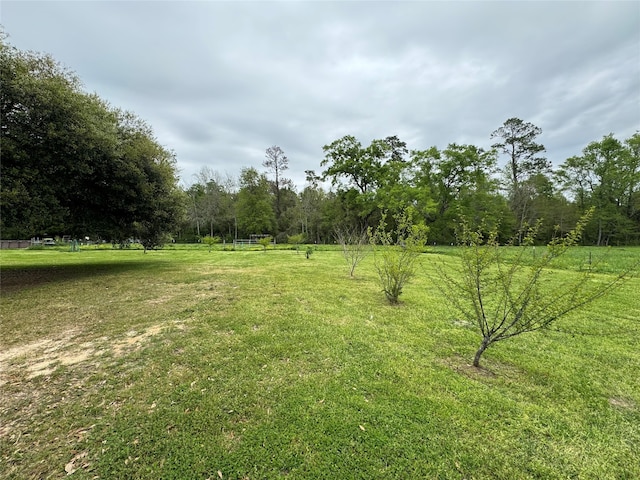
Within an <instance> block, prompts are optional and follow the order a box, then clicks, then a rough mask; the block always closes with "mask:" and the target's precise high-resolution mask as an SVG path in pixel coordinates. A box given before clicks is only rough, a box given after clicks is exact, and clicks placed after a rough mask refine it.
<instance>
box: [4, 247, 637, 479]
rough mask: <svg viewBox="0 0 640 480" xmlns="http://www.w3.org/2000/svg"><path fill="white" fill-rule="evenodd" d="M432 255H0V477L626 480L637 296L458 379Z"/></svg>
mask: <svg viewBox="0 0 640 480" xmlns="http://www.w3.org/2000/svg"><path fill="white" fill-rule="evenodd" d="M452 252H453V250H447V249H440V250H435V251H433V252H431V253H427V254H425V255H423V256H422V258H421V267H420V272H419V275H418V276H417V278H416V279H415V280H414V281H413V282H412V283H411V284H410V285H408V286H407V287H406V289H405V293H404V294H403V296H402V297H401V300H402V303H401V305H400V306H396V307H391V306H389V305H387V303H386V301H385V298H384V295H383V294H382V292H381V291H380V288H379V286H378V285H377V283H376V278H375V274H374V268H373V265H372V260H371V257H369V258H367V259H366V260H365V261H364V262H363V263H362V264H361V265H360V266H359V267H358V268H357V269H356V277H355V278H353V279H351V278H349V275H348V270H347V266H346V263H345V262H344V260H343V259H342V257H341V256H340V254H339V253H338V252H337V251H332V250H318V251H316V252H314V253H313V255H312V256H311V258H310V259H306V258H305V255H304V254H303V253H300V254H296V252H294V251H289V250H274V251H268V252H266V253H262V252H258V251H249V250H247V251H241V252H227V251H220V250H218V251H214V252H211V253H208V252H207V249H206V247H204V246H202V248H200V249H194V248H190V249H189V248H185V249H181V248H173V249H166V250H162V251H157V252H149V253H147V254H143V253H142V252H141V251H138V250H130V251H127V250H99V249H91V248H88V249H84V250H82V251H80V252H78V253H71V252H68V251H63V250H62V249H60V250H56V249H52V250H38V251H2V254H1V255H2V257H1V261H2V271H1V279H2V285H1V287H2V291H1V293H2V296H1V305H0V478H15V479H28V478H63V477H66V476H68V475H69V474H71V475H72V478H87V479H90V478H91V479H92V478H100V479H112V478H113V479H124V478H148V479H157V478H163V479H170V478H176V479H207V478H211V479H263V478H291V479H294V478H314V479H316V478H340V479H342V478H344V479H350V478H353V479H356V478H358V479H360V478H361V479H375V478H401V479H405V478H407V479H408V478H429V479H430V478H434V479H463V478H465V479H473V478H475V479H484V478H492V479H493V478H497V479H527V478H532V479H533V478H579V479H595V478H597V479H634V478H640V348H638V346H639V345H640V298H639V297H640V293H639V292H640V279H638V278H634V279H631V280H630V281H628V282H627V283H626V284H624V285H623V287H621V288H620V289H619V290H617V291H615V292H614V293H612V294H611V295H610V296H608V297H606V298H604V299H601V300H599V301H598V302H597V303H595V304H592V305H591V306H590V307H589V308H588V310H586V311H582V312H579V313H576V314H573V315H571V316H570V317H567V318H566V319H564V320H562V321H561V322H559V323H557V324H556V325H555V328H556V330H561V331H555V330H554V331H548V332H544V333H534V334H528V335H523V336H520V337H517V338H515V339H512V340H511V341H507V342H504V343H500V344H497V345H496V346H495V347H492V348H491V349H489V350H488V351H487V352H486V353H485V356H484V357H483V362H484V366H485V368H484V369H475V368H473V367H471V366H470V363H471V360H472V357H473V353H474V352H475V350H476V348H477V346H478V343H479V337H478V334H477V333H476V332H475V331H474V330H473V329H472V328H470V326H469V325H466V324H465V323H464V322H461V321H460V320H459V319H458V318H456V316H455V314H454V313H453V311H452V310H451V309H450V307H448V305H447V304H446V302H445V301H444V300H443V298H442V297H441V296H440V294H439V291H438V290H437V289H436V288H434V286H433V285H432V284H431V283H430V282H431V280H429V274H430V273H432V272H433V270H434V269H433V265H434V262H445V264H449V263H451V262H455V261H456V257H455V255H454V254H452ZM580 252H581V253H580V254H581V255H582V254H586V249H582V250H581V251H580ZM594 252H595V253H599V250H594ZM639 258H640V249H637V248H636V249H633V248H631V249H619V250H615V249H614V250H613V251H612V252H611V255H610V257H609V259H608V260H607V264H606V267H607V268H606V269H605V271H608V272H611V273H615V271H617V270H619V269H620V268H622V267H623V266H624V265H625V264H627V263H628V262H630V261H634V260H636V261H637V259H639ZM559 274H560V275H571V273H570V272H559Z"/></svg>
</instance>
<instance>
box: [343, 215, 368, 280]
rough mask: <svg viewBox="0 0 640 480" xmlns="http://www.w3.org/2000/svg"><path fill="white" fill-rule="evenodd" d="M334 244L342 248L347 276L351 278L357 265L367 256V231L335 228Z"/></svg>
mask: <svg viewBox="0 0 640 480" xmlns="http://www.w3.org/2000/svg"><path fill="white" fill-rule="evenodd" d="M334 235H335V239H336V242H338V244H339V245H340V247H341V248H342V256H343V257H344V259H345V260H346V262H347V265H349V275H350V276H351V277H352V278H353V275H354V272H355V270H356V267H357V266H358V264H359V263H360V262H361V261H362V260H363V259H364V258H365V257H366V256H367V255H368V254H369V251H370V248H369V237H368V236H367V231H366V230H362V229H358V228H348V227H344V228H340V227H339V228H336V230H335V233H334Z"/></svg>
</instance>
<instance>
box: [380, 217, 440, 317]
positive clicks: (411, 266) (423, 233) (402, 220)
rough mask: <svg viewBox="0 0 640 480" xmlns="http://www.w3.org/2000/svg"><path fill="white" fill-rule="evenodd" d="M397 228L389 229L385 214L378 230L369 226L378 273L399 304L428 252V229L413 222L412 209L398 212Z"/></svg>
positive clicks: (385, 289)
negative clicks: (425, 252) (422, 255)
mask: <svg viewBox="0 0 640 480" xmlns="http://www.w3.org/2000/svg"><path fill="white" fill-rule="evenodd" d="M393 219H394V223H395V225H394V227H393V228H391V229H388V228H387V227H388V226H387V223H386V215H383V217H382V220H380V223H379V225H378V226H377V228H376V229H375V230H373V229H371V228H370V229H369V231H368V236H369V241H370V243H371V245H372V247H373V257H374V265H375V268H376V272H377V273H378V278H379V280H380V285H381V286H382V290H383V292H384V294H385V296H386V297H387V300H388V301H389V303H391V304H397V303H398V299H399V297H400V295H401V294H402V289H403V288H404V287H405V285H406V284H407V283H408V282H409V280H411V278H412V277H413V276H414V275H415V270H416V262H417V260H418V257H419V256H420V254H421V253H423V251H424V246H425V244H426V242H427V232H428V228H427V227H426V226H425V225H424V224H421V223H413V221H412V218H411V212H410V211H404V212H401V213H398V214H396V215H394V217H393Z"/></svg>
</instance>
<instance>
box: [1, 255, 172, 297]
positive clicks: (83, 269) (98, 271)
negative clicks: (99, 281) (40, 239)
mask: <svg viewBox="0 0 640 480" xmlns="http://www.w3.org/2000/svg"><path fill="white" fill-rule="evenodd" d="M160 264H161V262H157V263H156V262H149V261H135V260H134V261H126V262H114V263H92V264H72V265H47V266H44V267H40V266H27V267H4V268H2V269H0V294H1V295H2V296H6V295H10V294H13V293H17V292H20V291H22V290H25V289H29V288H34V287H39V286H42V285H47V284H51V283H64V282H68V281H72V280H82V279H89V278H95V277H99V276H106V275H114V274H118V273H123V272H126V271H131V270H140V269H142V270H153V269H157V267H158V265H160Z"/></svg>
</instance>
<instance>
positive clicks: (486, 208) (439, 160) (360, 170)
mask: <svg viewBox="0 0 640 480" xmlns="http://www.w3.org/2000/svg"><path fill="white" fill-rule="evenodd" d="M541 133H542V131H541V129H540V128H539V127H537V126H535V125H533V124H531V123H528V122H524V121H522V120H521V119H518V118H510V119H508V120H507V121H505V122H504V124H503V125H502V126H501V127H499V128H498V129H496V130H495V131H494V132H492V133H491V134H490V135H489V138H490V139H492V140H493V141H494V143H493V144H492V145H491V147H490V148H487V149H485V148H482V147H478V146H476V145H460V144H456V143H451V144H449V145H448V146H447V148H445V149H442V150H440V149H438V148H437V147H431V148H429V149H426V150H409V148H408V147H407V145H406V143H405V142H403V141H402V140H400V139H399V138H398V137H397V136H389V137H386V138H384V139H376V140H373V141H372V142H371V143H370V144H369V145H368V146H364V145H363V144H362V143H361V142H360V141H358V140H357V139H356V138H355V137H353V136H351V135H347V136H344V137H342V138H340V139H337V140H335V141H334V142H332V143H331V144H329V145H325V146H324V147H323V151H324V158H323V160H322V161H321V163H320V166H321V168H322V171H321V172H320V173H319V174H316V173H315V171H312V170H307V171H306V172H305V173H306V185H305V187H304V188H303V190H302V191H301V192H296V190H295V188H294V187H293V183H292V182H291V180H290V179H287V178H286V177H284V172H285V171H286V170H287V169H288V168H289V162H288V159H287V157H286V155H285V154H284V152H283V150H282V149H281V148H280V147H278V146H272V147H270V148H268V149H267V150H266V152H265V161H264V163H263V167H264V168H265V170H264V171H262V172H260V171H258V170H257V169H256V168H253V167H248V168H244V169H243V170H242V171H241V173H240V177H239V179H238V181H234V179H232V178H229V177H226V178H222V177H221V176H220V175H219V174H218V173H217V172H215V171H214V170H212V169H210V168H205V169H203V170H202V171H201V173H200V175H198V179H197V180H196V182H195V183H194V184H193V185H191V186H190V187H189V188H188V189H186V194H187V196H188V198H189V208H188V209H187V218H186V221H185V223H183V226H182V229H181V236H182V237H183V238H185V239H192V238H195V237H197V236H201V235H205V234H206V235H211V236H213V235H217V236H220V237H221V238H229V239H231V238H234V237H238V236H246V235H249V234H253V233H269V234H272V235H274V236H275V237H276V238H278V240H280V241H285V240H286V238H287V237H288V236H292V235H295V234H300V233H302V234H304V235H305V236H306V238H307V241H309V242H318V243H330V242H333V241H334V240H335V232H336V230H337V229H347V230H353V229H356V230H360V231H365V230H366V229H367V228H369V227H375V226H377V225H378V224H379V222H380V219H381V218H382V217H383V215H385V214H389V215H390V217H393V215H395V214H398V213H400V212H402V211H404V210H406V209H407V208H408V207H410V208H411V210H412V212H413V215H414V218H418V219H421V220H422V221H423V222H424V224H426V225H427V226H428V227H429V241H430V243H437V244H449V243H454V242H457V240H458V239H457V237H456V231H457V228H458V226H459V221H460V219H462V218H464V219H465V221H467V222H470V227H469V228H473V229H477V228H478V227H480V226H481V225H482V226H483V227H484V228H485V230H486V231H489V230H492V229H496V231H497V232H498V238H500V239H505V240H506V239H509V238H511V237H512V236H513V235H514V234H515V233H517V232H522V231H524V230H525V229H526V226H528V225H529V226H531V225H535V224H537V223H538V222H541V225H540V227H539V232H538V239H539V241H540V242H543V243H546V242H549V241H550V240H551V239H552V238H554V237H556V236H558V235H563V234H566V233H567V232H569V231H570V230H571V229H572V228H573V226H574V225H575V224H576V222H577V220H578V219H579V218H580V217H581V216H582V215H583V214H584V212H586V211H587V210H589V209H590V208H591V207H594V208H595V213H594V215H593V218H592V220H591V221H590V223H589V224H588V225H587V226H586V227H585V231H584V234H583V241H584V242H585V243H589V244H597V245H629V244H638V243H640V134H639V133H636V134H634V135H632V136H631V137H630V138H628V139H625V140H624V141H620V140H618V139H616V138H615V137H614V136H613V135H612V134H610V135H607V136H605V137H603V138H602V139H601V140H597V141H593V142H591V143H589V144H588V145H587V146H585V148H584V149H583V151H582V155H579V156H574V157H571V158H569V159H567V160H566V161H565V162H564V163H563V164H562V165H560V166H558V167H557V168H555V169H554V168H553V167H552V165H551V162H550V161H549V160H548V159H547V158H546V157H545V156H544V153H545V147H544V146H543V145H541V144H540V143H538V142H537V140H538V137H539V136H540V134H541ZM501 157H503V158H505V159H506V162H504V166H503V167H502V168H501V167H500V166H499V162H500V160H501ZM323 183H324V184H325V185H326V184H330V187H329V188H325V187H323Z"/></svg>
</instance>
